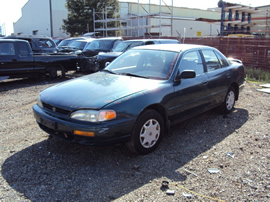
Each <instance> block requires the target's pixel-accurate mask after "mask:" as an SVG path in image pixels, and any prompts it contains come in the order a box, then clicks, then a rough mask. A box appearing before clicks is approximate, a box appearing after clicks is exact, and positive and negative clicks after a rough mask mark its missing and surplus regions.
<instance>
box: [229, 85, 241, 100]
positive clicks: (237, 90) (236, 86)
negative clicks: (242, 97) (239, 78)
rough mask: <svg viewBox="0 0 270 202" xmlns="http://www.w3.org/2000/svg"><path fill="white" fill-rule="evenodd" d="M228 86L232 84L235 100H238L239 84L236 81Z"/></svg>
mask: <svg viewBox="0 0 270 202" xmlns="http://www.w3.org/2000/svg"><path fill="white" fill-rule="evenodd" d="M230 86H232V87H233V88H234V89H235V93H236V95H235V100H238V97H239V86H238V84H237V83H235V82H234V83H232V84H231V85H230Z"/></svg>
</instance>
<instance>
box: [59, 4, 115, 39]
mask: <svg viewBox="0 0 270 202" xmlns="http://www.w3.org/2000/svg"><path fill="white" fill-rule="evenodd" d="M66 7H67V9H68V17H67V19H65V20H63V21H64V25H63V29H64V30H65V32H67V33H69V34H70V35H71V36H75V35H81V34H83V33H87V32H93V31H94V26H93V9H95V12H102V10H103V9H105V8H106V7H107V8H109V9H110V12H107V18H114V17H115V12H118V11H119V2H118V0H99V1H97V0H67V3H66ZM112 11H113V12H112ZM102 18H103V17H102V16H100V18H99V19H102ZM96 26H98V24H96ZM100 26H101V24H100Z"/></svg>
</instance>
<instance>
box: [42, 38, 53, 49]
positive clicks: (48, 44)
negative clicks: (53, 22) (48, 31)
mask: <svg viewBox="0 0 270 202" xmlns="http://www.w3.org/2000/svg"><path fill="white" fill-rule="evenodd" d="M39 42H40V44H41V47H44V48H54V47H55V43H54V42H53V41H52V40H50V39H39Z"/></svg>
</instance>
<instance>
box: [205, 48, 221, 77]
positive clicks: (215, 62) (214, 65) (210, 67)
mask: <svg viewBox="0 0 270 202" xmlns="http://www.w3.org/2000/svg"><path fill="white" fill-rule="evenodd" d="M202 54H203V57H204V59H205V63H206V67H207V71H208V72H211V71H214V70H216V69H219V68H221V65H220V62H219V59H218V58H217V55H216V54H215V53H214V51H213V50H202Z"/></svg>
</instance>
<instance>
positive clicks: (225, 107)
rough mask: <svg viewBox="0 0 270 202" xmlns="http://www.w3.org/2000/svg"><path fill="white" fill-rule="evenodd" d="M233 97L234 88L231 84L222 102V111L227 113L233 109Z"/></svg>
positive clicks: (234, 95)
mask: <svg viewBox="0 0 270 202" xmlns="http://www.w3.org/2000/svg"><path fill="white" fill-rule="evenodd" d="M235 97H236V94H235V88H234V87H232V86H231V87H230V88H229V90H228V92H227V94H226V98H225V100H224V102H223V104H222V111H223V113H224V114H228V113H230V112H232V110H233V109H234V104H235Z"/></svg>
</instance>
